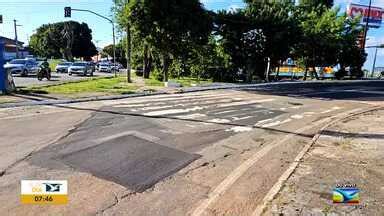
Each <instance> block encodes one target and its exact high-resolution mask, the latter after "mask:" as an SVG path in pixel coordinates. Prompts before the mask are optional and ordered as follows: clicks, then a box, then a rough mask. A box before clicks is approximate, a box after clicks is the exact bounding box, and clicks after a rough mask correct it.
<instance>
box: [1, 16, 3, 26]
mask: <svg viewBox="0 0 384 216" xmlns="http://www.w3.org/2000/svg"><path fill="white" fill-rule="evenodd" d="M2 23H3V15H0V24H2Z"/></svg>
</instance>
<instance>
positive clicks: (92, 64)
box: [88, 62, 96, 72]
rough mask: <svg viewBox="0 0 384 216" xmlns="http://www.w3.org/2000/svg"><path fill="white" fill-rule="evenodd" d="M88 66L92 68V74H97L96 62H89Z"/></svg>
mask: <svg viewBox="0 0 384 216" xmlns="http://www.w3.org/2000/svg"><path fill="white" fill-rule="evenodd" d="M88 64H89V67H91V69H92V72H95V71H96V63H95V62H88Z"/></svg>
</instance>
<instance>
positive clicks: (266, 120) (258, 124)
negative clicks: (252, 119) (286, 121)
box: [255, 116, 280, 126]
mask: <svg viewBox="0 0 384 216" xmlns="http://www.w3.org/2000/svg"><path fill="white" fill-rule="evenodd" d="M278 118H280V116H276V117H274V118H269V119H264V120H260V121H258V122H257V123H256V124H255V126H261V125H263V124H264V123H267V122H271V121H274V120H276V119H278Z"/></svg>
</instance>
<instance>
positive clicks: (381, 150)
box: [264, 110, 384, 215]
mask: <svg viewBox="0 0 384 216" xmlns="http://www.w3.org/2000/svg"><path fill="white" fill-rule="evenodd" d="M383 122H384V110H379V111H375V112H371V113H367V114H364V115H361V116H358V117H354V118H350V119H347V120H345V121H343V122H340V123H338V124H336V125H334V126H332V127H330V128H328V129H326V130H325V131H324V132H323V133H322V135H321V136H320V138H319V140H318V141H317V142H316V144H315V145H314V146H313V147H312V148H311V149H310V151H309V153H308V154H307V155H306V156H305V157H304V159H303V162H302V163H300V165H299V166H298V168H297V169H296V171H295V172H294V173H293V174H292V176H291V177H290V179H289V180H288V181H287V182H286V183H285V184H284V186H283V188H282V190H281V191H280V193H279V194H278V195H277V196H276V198H275V199H274V200H273V202H272V203H271V204H270V205H269V206H268V208H267V211H266V212H265V214H264V215H384V210H383V208H382V207H383V206H384V185H383V184H382V182H384V160H383V159H384V145H383V140H384V125H383ZM337 184H356V185H357V187H358V188H359V189H360V204H358V205H347V204H334V203H333V201H332V190H333V188H334V187H335V186H336V185H337Z"/></svg>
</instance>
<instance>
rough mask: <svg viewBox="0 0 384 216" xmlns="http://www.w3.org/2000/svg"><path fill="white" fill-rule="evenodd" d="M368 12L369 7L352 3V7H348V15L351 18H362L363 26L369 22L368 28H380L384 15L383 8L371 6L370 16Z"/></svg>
mask: <svg viewBox="0 0 384 216" xmlns="http://www.w3.org/2000/svg"><path fill="white" fill-rule="evenodd" d="M368 11H369V7H368V6H365V5H359V4H353V3H351V4H350V5H348V9H347V14H348V16H349V17H351V18H355V17H357V16H361V20H360V24H361V25H365V24H366V22H367V21H368V27H371V28H379V27H380V25H381V21H382V19H383V15H384V10H383V8H380V7H374V6H371V11H370V15H369V16H368Z"/></svg>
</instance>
